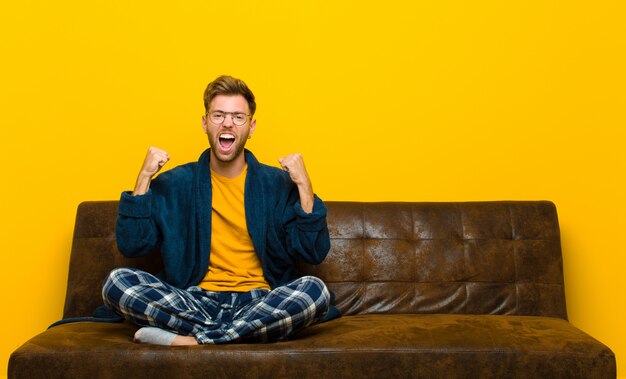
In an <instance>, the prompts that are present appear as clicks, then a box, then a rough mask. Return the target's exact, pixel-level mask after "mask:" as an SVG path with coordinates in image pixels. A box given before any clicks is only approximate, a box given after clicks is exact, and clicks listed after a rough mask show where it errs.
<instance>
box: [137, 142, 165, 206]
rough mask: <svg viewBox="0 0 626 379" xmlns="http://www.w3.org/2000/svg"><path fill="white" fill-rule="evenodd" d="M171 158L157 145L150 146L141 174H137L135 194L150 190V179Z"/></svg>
mask: <svg viewBox="0 0 626 379" xmlns="http://www.w3.org/2000/svg"><path fill="white" fill-rule="evenodd" d="M169 160H170V155H169V154H168V153H167V152H165V150H161V149H159V148H157V147H152V146H151V147H150V148H149V149H148V153H147V154H146V159H144V161H143V166H141V171H140V172H139V176H137V182H136V183H135V190H134V191H133V195H135V196H136V195H143V194H145V193H146V192H148V189H149V188H150V180H152V177H153V176H154V175H156V173H157V172H159V170H161V167H163V166H164V165H165V164H166V163H167V161H169Z"/></svg>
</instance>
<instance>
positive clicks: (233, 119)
mask: <svg viewBox="0 0 626 379" xmlns="http://www.w3.org/2000/svg"><path fill="white" fill-rule="evenodd" d="M218 112H219V113H222V114H223V117H224V119H223V120H222V122H220V123H217V122H215V121H213V120H212V118H211V113H218ZM204 115H205V116H207V117H208V118H209V121H211V122H212V123H213V124H215V125H222V124H223V123H224V121H226V116H228V115H230V119H231V120H232V121H233V124H235V125H237V126H244V125H245V124H246V122H248V121H249V120H250V119H251V118H252V115H250V114H247V113H244V112H225V111H212V112H211V111H210V112H206V113H205V114H204ZM235 115H238V116H246V120H245V121H244V122H243V124H241V125H239V124H237V123H236V122H235Z"/></svg>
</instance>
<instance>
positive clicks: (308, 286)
mask: <svg viewBox="0 0 626 379" xmlns="http://www.w3.org/2000/svg"><path fill="white" fill-rule="evenodd" d="M300 280H301V281H302V286H303V288H304V292H306V293H308V294H309V296H311V298H312V299H313V301H314V302H315V303H316V304H317V305H318V307H320V308H328V307H329V306H330V291H329V290H328V287H327V286H326V283H324V281H323V280H322V279H320V278H318V277H316V276H303V277H302V278H300Z"/></svg>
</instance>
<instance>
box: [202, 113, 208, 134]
mask: <svg viewBox="0 0 626 379" xmlns="http://www.w3.org/2000/svg"><path fill="white" fill-rule="evenodd" d="M202 130H204V134H209V120H208V119H207V115H204V116H202Z"/></svg>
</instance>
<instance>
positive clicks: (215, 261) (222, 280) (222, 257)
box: [199, 166, 270, 292]
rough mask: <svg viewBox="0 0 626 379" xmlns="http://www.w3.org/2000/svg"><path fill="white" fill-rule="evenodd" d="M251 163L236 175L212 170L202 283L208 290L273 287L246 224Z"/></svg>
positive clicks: (239, 290) (240, 290) (245, 289)
mask: <svg viewBox="0 0 626 379" xmlns="http://www.w3.org/2000/svg"><path fill="white" fill-rule="evenodd" d="M247 173H248V166H246V168H245V169H244V170H243V172H242V173H241V174H240V175H239V176H238V177H236V178H227V177H225V176H221V175H219V174H216V173H215V172H213V171H211V185H212V186H213V201H212V202H213V207H212V216H211V229H212V230H211V257H210V262H209V271H208V272H207V274H206V275H205V277H204V279H202V282H201V283H200V284H199V286H200V287H202V288H203V289H205V290H208V291H235V292H246V291H250V290H252V289H255V288H263V289H270V286H269V284H268V283H267V281H266V280H265V277H264V276H263V268H262V267H261V262H260V261H259V258H258V257H257V255H256V252H255V251H254V245H253V244H252V239H251V238H250V234H249V233H248V226H247V224H246V211H245V206H244V187H245V183H246V175H247Z"/></svg>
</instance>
